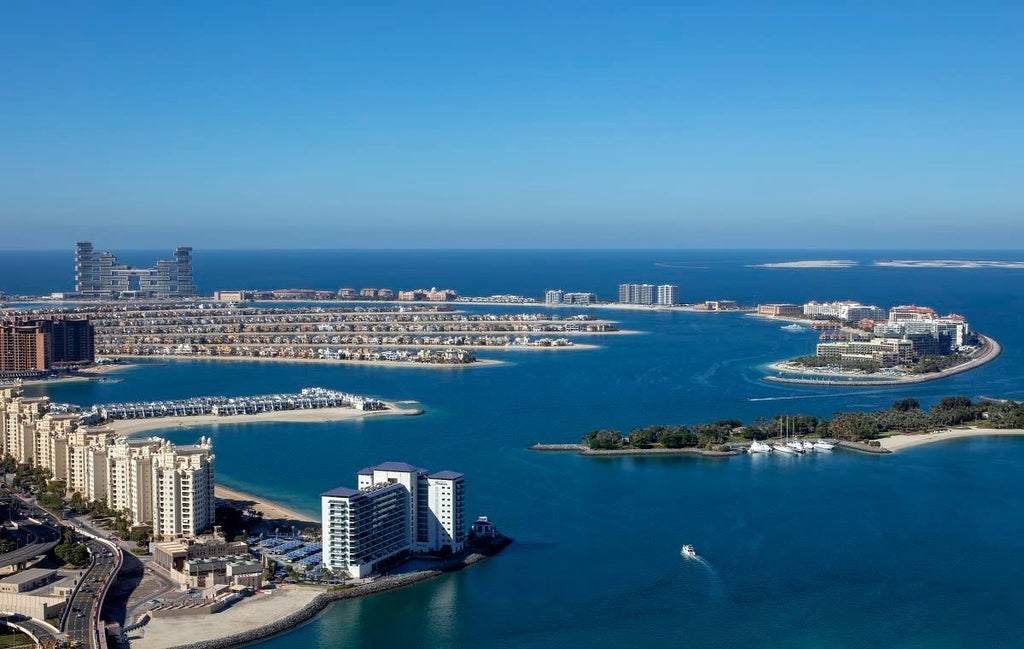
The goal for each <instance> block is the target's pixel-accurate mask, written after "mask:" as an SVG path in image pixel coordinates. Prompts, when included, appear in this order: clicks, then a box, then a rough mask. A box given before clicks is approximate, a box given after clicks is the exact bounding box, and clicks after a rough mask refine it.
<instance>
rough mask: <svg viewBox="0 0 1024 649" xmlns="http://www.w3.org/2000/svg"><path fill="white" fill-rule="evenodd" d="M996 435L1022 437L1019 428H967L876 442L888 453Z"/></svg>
mask: <svg viewBox="0 0 1024 649" xmlns="http://www.w3.org/2000/svg"><path fill="white" fill-rule="evenodd" d="M997 435H1024V430H1022V429H1020V428H980V427H978V426H969V427H967V428H956V429H952V428H951V429H948V430H939V431H935V432H933V433H917V434H912V435H907V434H901V435H891V436H889V437H882V438H879V440H878V442H879V443H880V444H881V445H882V447H883V448H887V449H889V450H890V451H899V450H901V449H905V448H912V447H914V446H920V445H922V444H933V443H935V442H944V441H946V440H949V439H960V438H962V437H992V436H997Z"/></svg>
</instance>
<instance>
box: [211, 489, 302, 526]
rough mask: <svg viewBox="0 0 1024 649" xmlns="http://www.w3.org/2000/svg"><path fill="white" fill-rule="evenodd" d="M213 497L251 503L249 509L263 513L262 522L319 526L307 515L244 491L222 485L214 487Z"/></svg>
mask: <svg viewBox="0 0 1024 649" xmlns="http://www.w3.org/2000/svg"><path fill="white" fill-rule="evenodd" d="M213 495H214V496H215V497H217V498H222V499H224V500H240V501H243V502H247V503H249V502H251V503H252V505H251V507H252V508H253V509H255V510H256V511H258V512H262V513H263V518H264V520H282V521H302V522H303V523H315V524H317V525H319V524H320V521H319V520H318V519H316V518H313V517H312V516H309V515H308V514H303V513H300V512H297V511H295V510H294V509H289V508H288V507H284V506H283V505H278V504H277V503H274V502H271V501H269V500H267V499H265V498H260V497H259V496H254V495H252V494H250V493H247V492H245V491H238V490H237V489H232V488H231V487H225V486H224V485H214V488H213Z"/></svg>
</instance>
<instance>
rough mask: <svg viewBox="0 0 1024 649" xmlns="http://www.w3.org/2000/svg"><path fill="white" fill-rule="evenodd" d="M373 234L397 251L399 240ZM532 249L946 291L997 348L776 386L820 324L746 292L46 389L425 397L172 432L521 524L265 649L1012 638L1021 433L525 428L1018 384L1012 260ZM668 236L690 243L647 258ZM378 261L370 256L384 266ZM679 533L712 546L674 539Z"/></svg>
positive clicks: (222, 468)
mask: <svg viewBox="0 0 1024 649" xmlns="http://www.w3.org/2000/svg"><path fill="white" fill-rule="evenodd" d="M367 254H369V253H367ZM380 254H381V255H382V256H381V257H380V259H379V263H380V264H381V266H383V265H384V264H385V262H390V261H393V259H392V258H391V257H389V256H388V255H392V254H394V255H397V254H398V253H380ZM481 254H482V253H481ZM493 254H494V255H497V257H496V258H495V259H494V260H493V263H492V264H491V265H490V266H488V267H487V268H488V270H487V271H486V272H478V273H476V274H475V275H472V276H470V275H469V274H468V272H467V275H466V276H467V282H471V283H473V284H474V287H475V288H476V289H477V290H474V291H470V290H467V289H465V288H463V287H462V286H459V285H457V284H454V283H452V285H455V286H456V288H460V289H462V290H463V291H464V292H467V293H469V292H478V293H489V292H498V291H499V290H501V291H507V290H514V289H513V288H511V287H514V286H515V284H516V282H517V281H522V282H523V288H522V289H521V290H522V291H523V292H525V291H526V290H527V289H531V290H532V289H533V288H534V284H537V283H539V281H540V280H536V279H531V278H536V277H538V276H539V275H540V274H541V271H540V270H537V269H536V268H533V267H531V268H530V269H528V270H526V271H524V276H523V277H521V278H517V276H516V275H514V274H512V271H510V270H509V268H511V267H513V266H515V263H516V262H518V261H522V259H521V257H517V254H519V255H521V254H526V253H507V256H504V257H503V256H501V254H499V253H493ZM536 254H537V255H540V257H538V258H539V259H542V260H543V259H547V262H546V266H544V272H546V273H548V274H549V275H554V276H558V275H559V273H561V272H563V271H564V273H566V274H571V273H573V272H575V273H578V274H579V276H582V272H583V270H582V269H583V268H584V267H585V266H587V265H590V267H591V268H592V269H594V270H592V274H593V275H595V276H598V277H599V278H600V280H601V281H600V282H598V281H597V280H596V279H594V278H593V277H592V278H591V281H592V282H593V284H592V285H586V286H585V285H582V284H572V283H569V282H560V281H559V282H548V283H547V285H542V288H554V287H556V286H561V287H562V288H566V289H570V288H580V289H589V290H595V285H597V284H600V285H601V286H605V285H606V284H607V285H613V284H614V283H615V282H617V281H619V280H624V281H669V280H670V279H672V278H675V279H676V281H679V282H680V283H681V284H684V283H686V286H687V291H688V292H689V293H690V294H692V295H693V296H694V298H696V297H698V296H699V297H700V298H705V297H707V298H712V297H725V298H729V297H731V298H734V299H740V300H741V301H752V300H753V299H760V300H762V301H768V300H791V301H803V300H805V299H811V298H817V299H824V298H846V297H852V298H855V299H861V300H863V301H874V302H878V303H881V304H882V305H883V306H889V305H892V304H894V303H905V302H917V303H924V304H934V305H936V306H938V307H940V309H942V310H955V311H958V312H962V313H965V314H966V315H967V316H968V317H969V318H970V320H971V321H972V322H973V323H975V325H976V326H977V328H979V329H980V330H981V331H982V332H983V333H986V334H989V335H992V336H993V337H995V338H996V339H998V340H1000V341H1001V342H1002V343H1003V344H1004V346H1005V350H1006V351H1005V353H1004V355H1003V356H1002V357H1001V358H1000V359H998V360H997V361H995V362H994V363H991V364H989V365H986V366H984V367H982V368H979V369H977V370H975V371H972V372H969V373H966V374H962V375H958V376H955V377H951V378H949V379H945V380H943V381H939V382H934V383H925V384H920V385H914V386H906V387H902V388H862V389H850V388H845V389H844V388H823V387H816V386H788V385H775V384H770V383H767V382H765V381H763V380H761V379H762V377H763V376H764V370H763V366H764V364H766V363H768V362H771V361H774V360H777V359H779V358H784V357H788V356H793V355H797V354H800V353H805V352H807V351H808V350H809V349H810V348H811V347H812V345H813V342H814V337H813V335H812V334H809V333H805V334H794V333H790V332H785V331H782V330H780V329H779V327H778V325H777V324H773V323H769V322H764V321H760V320H756V319H752V318H745V317H743V316H740V315H735V314H725V315H707V314H692V313H672V314H666V313H639V312H608V314H607V315H609V316H611V317H615V318H616V319H619V320H620V321H621V322H622V326H623V328H626V329H634V330H638V331H642V332H644V333H642V334H638V335H623V336H610V337H601V338H595V339H593V341H596V342H599V344H601V345H602V348H601V349H598V350H594V351H565V352H558V351H536V352H530V351H519V352H506V353H494V354H493V357H495V358H500V359H503V360H506V361H508V363H507V364H506V365H502V366H499V367H491V368H465V369H451V370H444V371H441V370H437V371H434V370H428V369H397V368H376V367H352V366H347V367H316V366H308V365H276V364H266V363H264V364H260V363H245V364H242V363H212V362H175V363H170V364H167V365H164V366H152V367H139V368H136V369H131V370H128V371H126V372H124V373H123V374H122V376H123V378H124V381H123V382H122V383H118V384H74V385H64V386H52V387H50V388H48V391H49V393H50V394H51V396H53V397H54V398H55V399H58V400H62V401H72V402H79V403H86V404H88V403H93V402H99V401H108V400H122V399H124V400H127V399H135V398H170V397H175V396H186V395H192V394H228V395H231V394H259V393H265V392H277V391H283V390H293V389H297V388H300V387H303V386H307V385H324V386H327V387H335V388H339V389H345V390H351V391H354V392H360V393H366V394H370V395H374V396H378V397H382V398H386V399H406V398H410V399H417V400H419V401H420V402H421V403H422V404H423V407H424V408H425V409H426V411H427V412H426V414H425V415H423V416H421V417H412V418H403V417H397V418H387V419H376V420H370V421H364V422H340V423H332V424H302V425H300V424H220V425H217V426H214V427H211V428H209V429H202V430H194V431H188V432H184V433H182V432H178V431H173V432H171V433H169V436H170V437H171V438H172V439H174V440H175V441H179V442H187V441H192V440H193V439H194V438H195V437H197V436H198V435H200V434H210V435H212V436H213V439H214V449H215V452H216V453H217V471H218V479H219V480H220V481H222V482H223V483H225V484H227V485H229V486H233V487H237V488H241V489H245V490H248V491H252V492H254V493H258V494H260V495H263V496H267V497H270V498H275V499H277V500H280V501H281V502H283V503H285V504H288V505H291V506H293V507H296V508H298V509H302V510H303V511H306V512H309V513H311V514H315V513H316V511H317V503H318V501H317V494H319V493H320V492H321V491H324V490H326V489H330V488H332V487H335V486H339V485H351V484H353V483H354V473H355V471H356V470H358V469H359V468H361V467H363V466H365V465H367V464H371V463H376V462H380V461H383V460H405V461H409V462H412V463H415V464H418V465H421V466H425V467H427V468H430V469H442V468H449V469H453V470H458V471H462V472H464V473H465V474H466V478H467V508H468V511H469V513H470V515H471V516H475V515H478V514H486V515H489V516H490V517H491V518H492V519H493V520H494V521H495V522H496V523H497V524H498V525H499V526H500V527H501V528H502V529H503V531H505V532H507V533H508V534H510V535H511V536H513V537H515V538H516V540H517V542H516V543H515V544H514V545H513V546H512V547H510V548H509V549H508V550H507V551H506V552H505V553H503V554H502V555H500V556H499V557H498V558H496V559H494V560H491V561H487V562H485V563H483V564H481V565H478V566H475V567H473V568H471V569H468V570H465V571H463V572H461V573H458V574H454V575H450V576H446V577H443V578H440V579H438V580H435V581H433V582H430V583H427V584H423V585H419V586H416V587H414V588H410V589H406V590H403V591H399V592H395V593H389V594H385V595H381V596H378V597H373V598H369V599H365V600H361V601H357V602H348V603H344V604H339V605H336V606H334V607H332V608H331V609H330V610H329V611H328V612H327V613H326V614H325V615H323V616H321V617H319V618H317V620H315V621H314V622H312V623H311V624H309V625H307V626H304V627H302V628H300V629H298V630H296V631H294V632H292V633H289V634H287V635H284V636H281V637H278V638H274V639H271V640H268V641H266V642H264V643H262V644H260V645H258V646H260V647H264V648H268V649H270V648H272V649H279V648H284V647H298V646H301V647H314V648H322V649H327V648H333V647H362V646H374V647H375V646H380V647H390V646H397V645H399V644H400V643H405V644H410V645H416V646H438V647H463V646H484V645H488V646H501V647H549V646H602V647H603V646H621V645H624V644H627V643H628V644H635V643H638V642H643V643H646V644H648V645H650V646H680V645H687V646H696V647H749V646H761V647H879V646H883V647H981V646H985V647H988V646H1000V647H1002V646H1019V635H1020V631H1021V626H1022V625H1021V623H1020V622H1019V621H1018V619H1019V615H1018V613H1017V612H1018V611H1019V610H1020V609H1021V607H1022V605H1024V591H1022V590H1021V589H1020V587H1019V584H1020V583H1021V581H1022V577H1024V574H1022V573H1024V561H1021V559H1020V557H1021V556H1022V550H1024V534H1022V531H1024V530H1022V529H1021V528H1022V527H1024V515H1022V514H1024V511H1022V510H1024V500H1022V499H1021V498H1020V497H1019V495H1018V491H1019V487H1020V484H1021V477H1020V476H1021V475H1024V439H1013V438H983V439H972V440H960V441H955V442H949V443H945V444H940V445H934V446H926V447H920V448H917V449H912V450H909V451H905V452H902V453H899V454H895V455H892V456H886V457H873V456H864V455H858V454H850V453H844V452H835V453H832V454H829V455H815V456H810V457H801V458H796V457H737V458H732V459H729V460H698V459H693V458H602V459H586V458H581V457H577V456H574V455H565V454H542V453H536V452H530V451H527V450H525V447H526V446H528V445H530V444H532V443H535V442H538V441H554V442H557V441H574V440H576V439H577V438H578V437H579V435H580V434H582V433H584V432H586V431H588V430H590V429H593V428H597V427H614V428H619V429H623V430H628V429H629V428H631V427H634V426H640V425H646V424H652V423H693V422H699V421H706V420H711V419H717V418H723V417H738V418H741V419H743V420H745V421H750V420H752V419H753V418H754V417H757V416H771V415H774V414H780V413H793V414H796V413H808V414H820V415H828V414H831V413H832V412H834V411H836V410H840V409H844V410H846V409H872V408H880V407H885V406H888V405H890V404H891V403H892V402H893V401H895V400H897V399H899V398H902V397H905V396H913V397H916V398H917V399H919V400H920V401H922V402H923V403H925V404H926V405H927V404H930V403H933V402H934V401H936V400H937V399H938V398H940V397H942V396H945V395H949V394H964V395H968V396H978V395H986V396H992V397H1010V398H1014V397H1016V398H1024V371H1022V370H1024V363H1022V360H1024V356H1022V354H1024V352H1022V351H1021V350H1022V349H1024V344H1022V343H1024V340H1022V338H1024V336H1022V334H1021V332H1022V331H1024V327H1022V324H1024V322H1022V316H1021V313H1022V312H1024V309H1022V308H1021V307H1022V306H1024V305H1022V303H1021V302H1022V298H1021V295H1022V293H1021V290H1020V289H1021V288H1022V279H1024V274H1020V273H1021V271H1005V270H1003V271H1001V270H976V271H949V270H907V271H896V270H895V269H880V268H874V267H860V268H855V269H848V270H841V271H825V270H802V271H766V270H763V269H753V268H748V267H747V265H746V264H748V263H756V262H758V261H770V260H773V259H778V258H780V257H781V258H786V256H785V255H783V254H782V253H778V254H776V255H775V256H772V255H767V254H763V253H761V254H760V256H758V255H759V253H701V255H703V256H701V255H698V253H678V254H675V253H657V254H655V253H643V252H631V253H614V254H611V253H610V256H609V257H607V258H606V259H604V262H606V263H604V264H599V263H597V262H599V261H601V259H597V260H594V259H591V258H587V259H578V258H572V257H570V259H569V260H568V261H566V260H565V259H563V258H561V257H558V256H557V255H555V254H554V253H548V257H546V258H545V257H543V255H541V253H536ZM589 254H592V255H596V254H597V253H589ZM580 255H583V253H580ZM687 255H690V256H689V257H688V256H687ZM836 256H837V257H838V255H836ZM886 256H889V257H892V256H897V255H892V254H887V255H886ZM928 256H929V257H940V256H951V255H948V254H934V255H933V254H931V253H929V255H928ZM973 256H975V257H977V256H978V255H977V254H975V255H973ZM198 257H199V256H198V255H197V258H198ZM670 257H673V258H676V259H681V262H680V263H683V264H684V265H686V264H688V265H689V266H688V267H687V268H685V269H681V268H666V267H664V266H655V265H654V262H655V261H664V260H665V259H668V258H670ZM804 257H806V254H801V255H798V256H793V255H790V256H789V258H804ZM829 257H830V258H831V257H832V256H831V255H830V256H829ZM985 257H986V258H993V255H988V254H986V255H985ZM1022 257H1024V255H1019V256H1015V255H1012V254H1009V253H1006V254H1005V255H1004V258H1008V259H1013V258H1022ZM475 259H476V262H475V263H477V267H478V268H479V267H480V265H479V264H480V262H481V259H482V258H481V257H479V256H478V257H477V258H475ZM364 261H365V260H364ZM0 262H2V259H0ZM420 262H422V263H424V264H425V263H426V262H425V261H423V260H422V259H420V260H419V261H418V262H417V263H420ZM570 262H571V263H570ZM448 263H449V264H455V263H456V262H454V261H451V260H449V262H448ZM465 263H467V264H468V263H469V262H468V261H467V262H465ZM456 265H457V264H456ZM697 267H700V268H697ZM374 268H375V267H374V266H373V265H370V266H369V267H367V268H364V269H363V270H362V271H360V272H363V273H364V274H365V276H366V277H368V278H369V277H372V276H373V274H374ZM423 268H424V267H420V268H419V270H417V271H415V272H416V276H415V278H414V279H410V280H407V281H405V282H403V283H402V284H401V285H410V284H420V283H424V284H436V285H438V286H440V285H443V284H444V285H447V284H445V282H443V281H436V282H434V281H426V282H420V281H419V278H420V277H421V276H422V273H423V272H426V271H425V270H423ZM439 268H442V269H443V268H444V267H443V266H439ZM708 268H713V269H714V272H711V271H709V270H707V269H708ZM574 269H575V270H574ZM463 270H464V271H466V270H467V269H463ZM303 272H306V273H307V278H306V279H307V281H306V282H305V283H304V285H316V286H328V287H329V286H334V285H341V284H345V285H349V284H356V285H357V286H358V285H362V283H361V282H359V281H343V279H342V278H340V277H339V276H337V275H336V269H334V268H333V267H331V269H330V271H329V272H328V270H327V269H326V267H318V266H316V264H311V265H310V267H308V268H306V269H305V270H304V271H303ZM406 272H408V273H413V270H410V269H407V270H406ZM451 272H454V270H452V271H451ZM672 273H675V274H676V275H675V276H673V275H671V274H672ZM666 278H669V279H668V280H667V279H666ZM687 278H689V281H688V280H687ZM328 282H330V283H328ZM366 283H367V285H369V284H370V282H366ZM293 284H297V283H293ZM268 285H276V284H275V283H274V282H273V281H272V278H271V279H268ZM282 285H284V283H283V282H282ZM396 287H397V285H396ZM487 287H494V288H495V290H494V291H489V290H486V288H487ZM480 289H484V290H480ZM603 292H604V293H606V294H608V293H610V290H609V289H607V288H606V289H605V290H604V291H603ZM757 296H761V297H757ZM515 310H517V311H521V310H522V309H515ZM683 543H692V544H694V545H695V546H696V548H697V551H698V552H699V553H700V555H701V558H702V561H699V562H694V561H687V560H685V559H683V558H681V557H680V556H679V547H680V546H681V545H682V544H683Z"/></svg>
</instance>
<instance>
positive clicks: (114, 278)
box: [75, 241, 196, 298]
mask: <svg viewBox="0 0 1024 649" xmlns="http://www.w3.org/2000/svg"><path fill="white" fill-rule="evenodd" d="M75 292H77V293H78V294H79V295H81V296H82V297H98V298H118V297H160V298H168V297H193V296H195V295H196V286H195V284H193V283H192V248H190V247H179V248H175V249H174V253H173V258H172V259H161V260H159V261H157V262H156V265H155V266H153V267H152V268H135V267H133V266H127V265H125V264H119V263H117V257H115V256H114V255H113V254H111V253H109V252H95V251H94V250H93V247H92V243H91V242H89V241H79V242H78V243H76V244H75Z"/></svg>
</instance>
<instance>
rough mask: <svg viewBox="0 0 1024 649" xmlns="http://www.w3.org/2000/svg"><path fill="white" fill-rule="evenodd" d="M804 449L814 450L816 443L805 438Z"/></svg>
mask: <svg viewBox="0 0 1024 649" xmlns="http://www.w3.org/2000/svg"><path fill="white" fill-rule="evenodd" d="M804 450H805V451H813V450H814V443H813V442H808V441H807V440H804Z"/></svg>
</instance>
